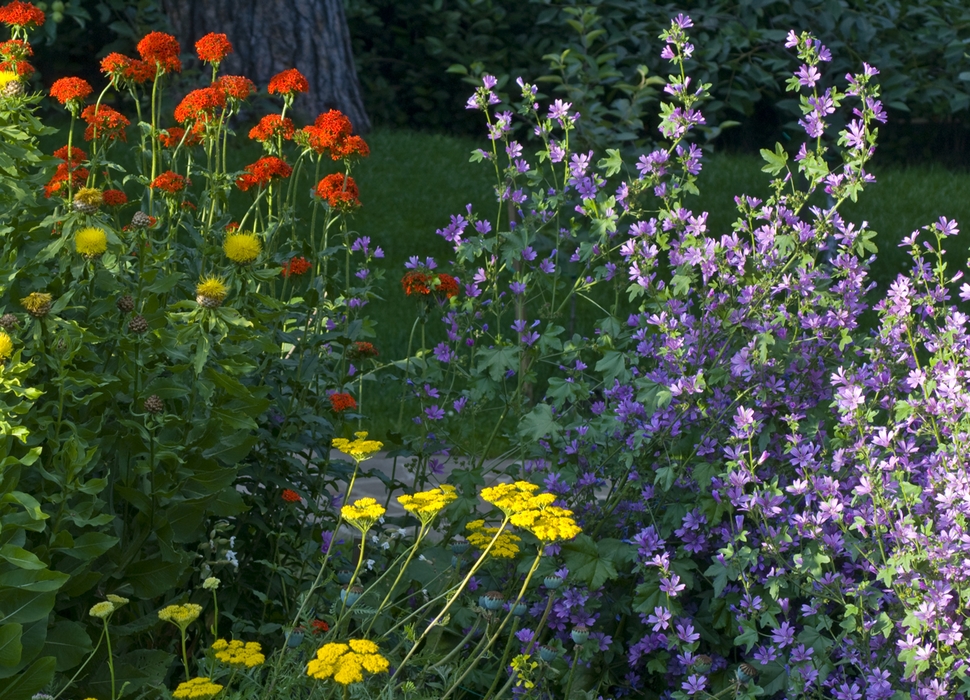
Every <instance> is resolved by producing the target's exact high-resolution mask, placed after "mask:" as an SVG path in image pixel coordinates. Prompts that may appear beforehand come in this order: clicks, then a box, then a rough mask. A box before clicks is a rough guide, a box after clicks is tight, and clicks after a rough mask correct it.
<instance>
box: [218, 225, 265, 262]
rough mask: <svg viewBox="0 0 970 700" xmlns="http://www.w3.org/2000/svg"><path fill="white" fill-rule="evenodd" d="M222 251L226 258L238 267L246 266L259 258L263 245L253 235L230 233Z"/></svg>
mask: <svg viewBox="0 0 970 700" xmlns="http://www.w3.org/2000/svg"><path fill="white" fill-rule="evenodd" d="M222 249H223V250H224V251H225V253H226V257H227V258H229V259H230V260H232V261H233V262H234V263H238V264H239V265H247V264H249V263H251V262H252V261H253V260H255V259H256V258H258V257H259V254H260V253H261V252H262V251H263V244H262V243H261V242H260V240H259V237H257V236H256V234H255V233H230V234H229V235H228V236H226V241H225V243H223V244H222Z"/></svg>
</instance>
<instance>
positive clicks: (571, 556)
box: [562, 533, 619, 590]
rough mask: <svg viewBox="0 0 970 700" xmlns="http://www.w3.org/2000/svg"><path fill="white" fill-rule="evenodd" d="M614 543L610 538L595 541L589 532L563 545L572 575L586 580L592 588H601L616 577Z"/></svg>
mask: <svg viewBox="0 0 970 700" xmlns="http://www.w3.org/2000/svg"><path fill="white" fill-rule="evenodd" d="M611 548H612V544H611V543H610V540H609V539H606V540H601V541H600V542H599V543H597V542H594V541H593V539H592V538H591V537H590V536H589V535H587V534H585V533H584V534H581V535H579V536H577V537H576V539H574V540H572V541H570V542H565V543H563V545H562V552H563V558H564V561H565V564H566V567H567V568H568V569H569V573H570V576H575V577H576V578H578V579H579V580H581V581H584V582H585V583H586V585H587V586H589V587H590V588H592V589H594V590H595V589H597V588H600V587H601V586H602V585H603V584H604V583H606V582H607V581H610V580H612V579H615V578H616V577H617V576H618V575H619V574H618V573H617V571H616V567H615V566H614V565H613V560H612V556H611V554H612V553H615V549H612V551H611Z"/></svg>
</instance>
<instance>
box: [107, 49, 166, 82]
mask: <svg viewBox="0 0 970 700" xmlns="http://www.w3.org/2000/svg"><path fill="white" fill-rule="evenodd" d="M101 72H102V73H104V74H105V75H108V76H111V79H112V80H114V81H116V82H118V81H128V82H131V83H133V84H135V85H141V84H142V83H147V82H148V81H150V80H154V79H155V74H156V70H155V64H154V63H149V62H148V61H142V60H139V59H137V58H129V57H128V56H124V55H122V54H120V53H109V54H108V55H107V56H105V57H104V58H102V59H101Z"/></svg>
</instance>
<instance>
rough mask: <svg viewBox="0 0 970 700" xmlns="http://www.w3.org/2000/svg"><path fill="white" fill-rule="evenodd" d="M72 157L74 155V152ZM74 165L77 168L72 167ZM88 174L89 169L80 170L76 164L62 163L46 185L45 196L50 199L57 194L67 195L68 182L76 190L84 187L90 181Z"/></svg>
mask: <svg viewBox="0 0 970 700" xmlns="http://www.w3.org/2000/svg"><path fill="white" fill-rule="evenodd" d="M71 155H74V152H73V151H72V152H71ZM72 165H75V167H72ZM88 174H89V172H88V169H87V168H78V167H76V164H68V163H67V162H64V163H60V164H59V165H58V166H57V170H55V171H54V176H53V177H52V178H51V179H50V182H48V183H47V184H46V185H44V196H45V197H47V198H48V199H50V198H51V197H53V196H54V195H55V194H61V193H65V194H66V192H67V189H68V187H67V184H68V180H70V183H71V185H70V186H71V187H72V188H74V189H77V188H78V187H83V186H84V183H85V182H86V181H87V179H88Z"/></svg>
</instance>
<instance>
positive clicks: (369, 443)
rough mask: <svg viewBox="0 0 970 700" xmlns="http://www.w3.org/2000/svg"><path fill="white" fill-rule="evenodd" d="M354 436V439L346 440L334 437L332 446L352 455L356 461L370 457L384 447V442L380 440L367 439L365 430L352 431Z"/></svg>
mask: <svg viewBox="0 0 970 700" xmlns="http://www.w3.org/2000/svg"><path fill="white" fill-rule="evenodd" d="M354 436H355V439H354V440H348V439H347V438H334V439H333V446H334V448H336V449H338V450H340V451H341V452H343V453H344V454H345V455H349V456H350V457H352V458H353V460H354V461H355V462H357V463H360V462H363V461H364V460H366V459H370V458H371V457H373V456H374V455H376V454H377V453H378V452H380V451H381V448H382V447H384V443H383V442H381V441H380V440H368V439H367V432H366V431H361V432H359V433H354Z"/></svg>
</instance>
